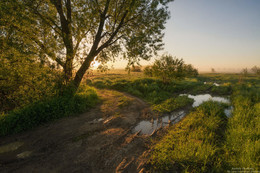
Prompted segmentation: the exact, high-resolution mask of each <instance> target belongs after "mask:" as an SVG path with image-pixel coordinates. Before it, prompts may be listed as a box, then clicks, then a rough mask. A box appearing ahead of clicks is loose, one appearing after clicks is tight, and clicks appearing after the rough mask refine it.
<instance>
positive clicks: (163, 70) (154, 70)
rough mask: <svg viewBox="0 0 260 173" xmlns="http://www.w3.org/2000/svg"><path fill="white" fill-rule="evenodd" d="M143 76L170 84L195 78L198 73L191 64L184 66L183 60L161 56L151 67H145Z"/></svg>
mask: <svg viewBox="0 0 260 173" xmlns="http://www.w3.org/2000/svg"><path fill="white" fill-rule="evenodd" d="M144 74H145V75H147V76H155V77H158V78H160V79H161V80H162V81H163V82H164V83H170V82H171V81H173V80H174V79H183V78H184V77H188V76H190V77H191V76H197V75H198V71H197V69H195V68H193V66H192V65H191V64H185V63H184V61H183V59H178V58H176V57H175V58H173V57H172V56H171V55H163V56H162V57H161V58H160V59H158V60H156V61H155V62H154V64H153V65H152V66H151V67H150V66H148V67H146V68H145V70H144Z"/></svg>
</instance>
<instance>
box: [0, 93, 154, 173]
mask: <svg viewBox="0 0 260 173" xmlns="http://www.w3.org/2000/svg"><path fill="white" fill-rule="evenodd" d="M98 94H99V96H100V98H101V99H102V103H100V104H99V105H98V106H97V107H96V108H94V109H92V110H90V111H89V112H86V113H84V114H82V115H80V116H76V117H69V118H63V119H61V120H57V121H55V122H52V123H49V124H47V125H44V126H41V127H38V128H36V129H33V130H31V131H27V132H24V133H20V134H17V135H12V136H7V137H2V138H0V172H26V173H29V172H37V173H40V172H44V173H46V172H69V173H71V172H87V173H92V172H93V173H96V172H97V173H99V172H100V173H101V172H104V173H109V172H139V171H140V170H141V169H142V166H141V165H142V163H143V160H142V157H141V155H142V154H143V153H144V151H145V150H146V149H147V141H149V140H148V139H147V138H145V137H140V136H138V135H135V134H133V133H132V132H131V129H132V128H133V127H134V126H135V125H136V123H137V122H139V121H140V120H141V119H144V118H147V116H150V114H151V111H150V109H149V105H148V104H146V103H145V102H143V101H142V100H140V99H137V98H134V97H132V96H129V95H127V94H123V93H119V92H116V91H110V90H99V91H98Z"/></svg>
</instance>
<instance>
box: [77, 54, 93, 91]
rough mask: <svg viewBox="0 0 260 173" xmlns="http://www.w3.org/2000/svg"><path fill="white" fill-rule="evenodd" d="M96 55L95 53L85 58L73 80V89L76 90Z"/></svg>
mask: <svg viewBox="0 0 260 173" xmlns="http://www.w3.org/2000/svg"><path fill="white" fill-rule="evenodd" d="M96 55H97V53H90V54H89V55H88V56H87V58H86V61H84V63H83V64H82V65H81V67H80V68H79V70H78V71H77V73H76V76H75V78H74V80H73V85H74V86H75V89H77V88H78V87H79V85H80V82H81V80H82V78H83V76H84V74H85V73H86V71H87V70H88V69H89V67H90V64H91V62H92V61H93V60H94V58H95V56H96Z"/></svg>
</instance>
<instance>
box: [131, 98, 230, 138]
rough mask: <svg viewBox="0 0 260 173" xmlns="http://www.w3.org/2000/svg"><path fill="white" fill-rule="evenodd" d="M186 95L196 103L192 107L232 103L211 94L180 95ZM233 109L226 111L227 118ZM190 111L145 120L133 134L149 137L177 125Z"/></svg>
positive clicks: (175, 112) (136, 127)
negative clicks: (156, 131) (167, 127)
mask: <svg viewBox="0 0 260 173" xmlns="http://www.w3.org/2000/svg"><path fill="white" fill-rule="evenodd" d="M183 95H186V96H188V97H189V98H192V99H194V102H193V104H192V107H197V106H199V105H201V104H202V103H203V102H205V101H209V100H213V101H217V102H222V103H230V101H229V99H227V98H224V97H212V96H211V95H210V94H200V95H190V94H180V96H183ZM232 110H233V107H232V106H230V107H229V108H227V109H225V110H224V113H225V114H226V116H227V117H230V115H231V113H232ZM187 112H188V111H185V110H181V111H174V112H171V113H170V114H168V115H165V116H162V117H159V118H157V119H156V120H154V119H151V120H150V121H149V120H143V121H141V122H139V123H138V124H137V126H135V128H134V129H133V131H132V132H133V133H136V132H139V131H140V134H143V135H149V134H152V132H153V131H154V130H157V129H159V128H161V127H165V126H167V125H169V123H170V122H171V123H172V124H175V123H177V122H179V121H180V120H181V119H182V118H183V117H184V116H185V115H186V114H187Z"/></svg>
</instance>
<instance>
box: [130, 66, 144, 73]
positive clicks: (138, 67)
mask: <svg viewBox="0 0 260 173" xmlns="http://www.w3.org/2000/svg"><path fill="white" fill-rule="evenodd" d="M131 72H142V70H141V67H140V66H132V67H131Z"/></svg>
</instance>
